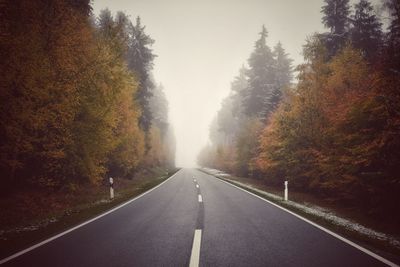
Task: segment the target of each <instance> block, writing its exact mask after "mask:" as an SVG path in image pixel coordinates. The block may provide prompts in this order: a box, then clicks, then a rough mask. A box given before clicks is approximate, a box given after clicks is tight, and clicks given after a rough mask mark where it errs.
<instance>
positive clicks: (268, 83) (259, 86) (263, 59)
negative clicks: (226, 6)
mask: <svg viewBox="0 0 400 267" xmlns="http://www.w3.org/2000/svg"><path fill="white" fill-rule="evenodd" d="M267 36H268V32H267V29H266V28H265V26H264V25H263V26H262V30H261V32H260V38H259V39H258V40H257V41H256V43H255V50H254V51H253V53H252V54H251V55H250V58H249V60H248V62H249V71H248V77H249V86H248V88H247V89H246V90H244V91H243V105H244V109H245V113H246V114H247V115H249V116H257V117H263V118H265V117H266V116H267V115H268V114H269V113H270V112H271V111H272V110H273V107H274V106H275V103H273V102H272V99H273V98H274V96H275V94H276V92H277V91H276V84H275V73H276V72H275V68H274V67H275V65H276V63H275V60H274V57H273V54H272V52H271V49H270V48H269V47H268V45H267V44H266V38H267Z"/></svg>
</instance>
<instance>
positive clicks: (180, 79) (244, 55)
mask: <svg viewBox="0 0 400 267" xmlns="http://www.w3.org/2000/svg"><path fill="white" fill-rule="evenodd" d="M322 2H323V1H322V0H307V1H298V0H269V1H267V0H262V1H261V0H260V1H258V0H250V1H244V0H220V1H210V0H206V1H204V0H203V1H195V0H181V1H179V0H168V1H165V0H95V1H94V2H93V8H94V12H95V14H98V13H99V11H100V10H101V9H104V8H106V7H108V8H109V9H110V10H111V11H112V12H113V14H115V12H116V11H118V10H121V11H124V12H125V13H126V14H128V15H130V17H131V19H132V20H133V19H134V18H135V17H136V16H138V15H139V16H140V17H141V18H142V23H143V24H144V25H146V32H147V33H148V34H149V35H150V36H151V37H152V38H153V39H154V40H155V41H156V42H155V44H154V45H153V49H154V53H155V54H157V55H158V57H157V58H156V60H155V64H154V76H155V79H156V81H157V82H158V83H162V84H163V86H164V88H165V93H166V95H167V98H168V101H169V117H170V123H171V124H172V126H173V128H174V131H175V136H176V140H177V151H176V164H177V165H178V166H182V167H191V166H195V164H196V157H197V154H198V152H199V150H200V149H201V148H202V147H203V146H204V145H205V144H207V142H209V141H208V139H209V138H208V132H209V125H210V122H211V120H212V119H213V117H214V116H215V114H216V112H217V110H218V109H219V107H220V103H221V100H222V99H223V98H224V97H225V96H227V95H228V94H229V89H230V83H231V81H232V80H233V78H234V76H236V75H237V74H238V70H239V68H240V67H241V66H242V64H245V63H246V61H247V59H248V57H249V55H250V53H251V51H252V50H253V46H254V42H255V40H256V39H257V38H258V36H259V35H258V33H259V32H260V30H261V26H262V25H263V24H264V25H265V26H266V28H267V30H268V32H269V38H268V44H269V45H270V46H274V45H275V44H276V43H277V42H278V41H281V42H282V44H283V47H284V48H285V49H286V51H287V52H288V53H289V54H290V57H291V58H292V59H293V60H294V65H297V64H299V63H301V61H302V56H301V49H302V45H303V44H304V41H305V38H306V36H308V35H310V34H312V33H313V32H316V31H323V30H324V29H323V26H322V24H321V13H320V9H321V6H322Z"/></svg>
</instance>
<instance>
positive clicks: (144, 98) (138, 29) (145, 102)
mask: <svg viewBox="0 0 400 267" xmlns="http://www.w3.org/2000/svg"><path fill="white" fill-rule="evenodd" d="M144 30H145V26H142V24H141V20H140V17H137V18H136V24H135V25H131V26H130V39H129V48H128V53H127V62H128V67H129V69H131V70H132V71H134V73H135V74H136V75H137V76H138V78H139V90H138V92H137V96H136V97H137V99H138V102H139V104H140V105H141V108H142V114H141V117H140V126H141V127H142V129H143V130H145V131H148V130H149V129H150V126H151V119H152V115H151V110H150V105H149V99H150V97H151V95H152V90H153V88H154V84H153V82H152V81H151V79H150V72H151V70H152V68H153V60H154V58H155V55H154V54H153V51H152V49H151V48H150V46H151V45H152V44H153V43H154V40H153V39H151V37H150V36H149V35H147V34H146V33H145V31H144Z"/></svg>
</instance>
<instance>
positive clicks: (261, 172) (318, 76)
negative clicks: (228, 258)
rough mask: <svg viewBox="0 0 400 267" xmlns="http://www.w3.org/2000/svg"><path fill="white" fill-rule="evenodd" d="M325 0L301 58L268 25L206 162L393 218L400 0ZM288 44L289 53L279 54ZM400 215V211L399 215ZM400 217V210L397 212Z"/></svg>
mask: <svg viewBox="0 0 400 267" xmlns="http://www.w3.org/2000/svg"><path fill="white" fill-rule="evenodd" d="M382 6H383V7H384V8H385V10H386V13H387V14H388V17H389V18H390V22H389V25H388V28H387V30H383V29H382V28H383V27H382V22H381V21H380V20H379V18H378V16H377V15H376V13H375V11H374V9H373V7H372V5H371V3H370V2H369V1H367V0H360V1H359V2H358V3H356V4H355V5H354V8H353V9H351V7H350V4H349V1H348V0H325V1H324V5H323V7H322V14H323V18H322V23H323V24H324V25H325V26H326V28H328V31H327V32H324V33H315V34H313V35H312V36H310V37H308V38H307V40H306V44H305V45H304V49H303V55H304V63H303V64H300V65H299V66H297V67H296V71H297V73H298V74H297V83H296V84H291V75H292V68H291V60H290V59H289V58H288V57H287V55H286V53H285V52H284V50H283V49H282V48H278V47H281V46H280V45H278V46H277V47H276V48H275V49H274V51H273V52H272V53H271V49H270V48H268V46H267V45H266V44H265V37H266V30H265V28H264V27H263V29H262V31H261V33H260V35H261V37H260V38H259V39H258V40H257V41H256V43H255V49H254V52H253V53H252V54H251V55H250V58H249V60H248V66H247V67H243V68H242V70H241V71H240V74H239V75H238V76H237V77H236V78H235V79H234V81H233V82H232V86H231V93H230V95H229V96H228V97H227V98H226V99H225V100H224V101H223V103H222V107H221V109H220V110H219V112H218V114H217V116H216V119H215V120H214V121H213V123H212V125H211V128H210V139H211V144H210V145H208V146H207V147H205V148H204V149H203V150H202V151H201V153H200V154H199V157H198V161H199V164H200V165H202V166H209V167H214V168H218V169H222V170H225V171H228V172H230V173H233V174H236V175H242V176H251V177H255V178H258V179H262V180H263V181H264V182H265V183H266V184H267V185H270V186H279V187H281V186H282V185H283V181H284V180H289V183H290V185H291V188H294V189H295V190H298V191H303V192H309V193H312V194H315V195H319V196H322V197H325V198H328V199H332V200H335V201H340V202H342V203H348V204H351V206H356V207H358V208H360V209H361V210H363V211H367V212H369V214H379V215H385V216H392V217H391V219H393V210H396V205H397V203H398V201H399V196H400V177H399V173H400V2H399V1H397V0H388V1H384V2H383V5H382ZM279 51H280V52H279ZM396 216H397V215H395V216H394V217H396ZM396 218H397V219H400V218H399V216H397V217H396Z"/></svg>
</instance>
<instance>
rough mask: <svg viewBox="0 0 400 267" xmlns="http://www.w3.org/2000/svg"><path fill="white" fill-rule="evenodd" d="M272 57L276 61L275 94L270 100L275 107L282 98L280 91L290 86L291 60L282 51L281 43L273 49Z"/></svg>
mask: <svg viewBox="0 0 400 267" xmlns="http://www.w3.org/2000/svg"><path fill="white" fill-rule="evenodd" d="M273 55H274V58H275V61H276V66H275V71H276V76H275V82H276V93H275V94H274V97H273V99H272V103H274V104H275V106H274V108H276V105H277V104H278V103H279V101H280V100H281V98H282V89H284V88H285V87H287V86H289V85H290V82H291V80H292V61H293V60H292V59H290V58H289V56H288V54H287V53H286V52H285V49H283V47H282V44H281V42H278V44H277V45H276V46H275V47H274V51H273Z"/></svg>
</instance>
